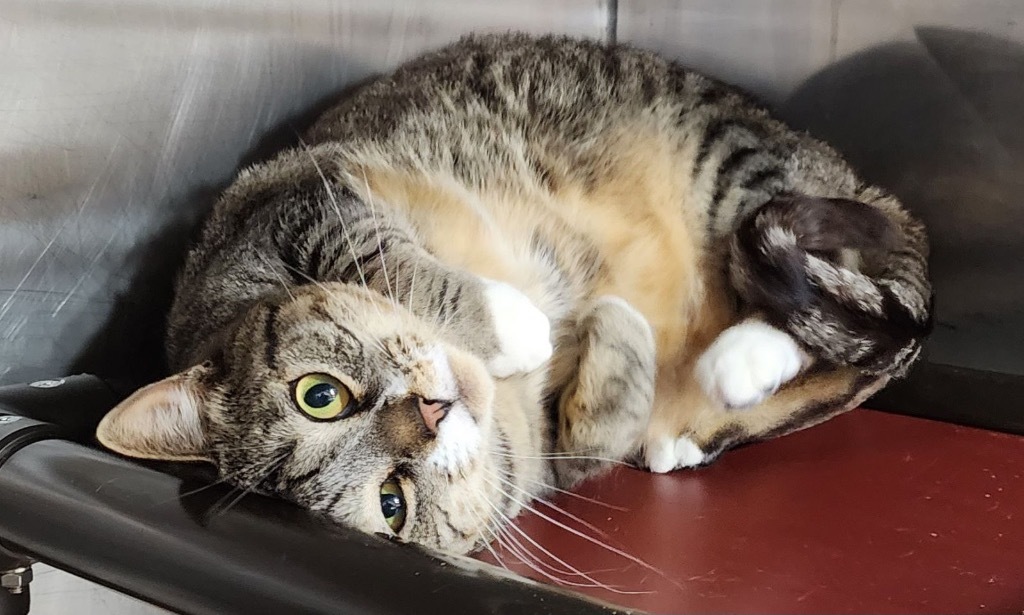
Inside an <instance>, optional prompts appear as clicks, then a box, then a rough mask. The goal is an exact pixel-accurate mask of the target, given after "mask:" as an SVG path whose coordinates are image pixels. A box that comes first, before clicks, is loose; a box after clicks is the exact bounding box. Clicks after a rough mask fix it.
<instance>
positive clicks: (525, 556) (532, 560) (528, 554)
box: [491, 503, 605, 587]
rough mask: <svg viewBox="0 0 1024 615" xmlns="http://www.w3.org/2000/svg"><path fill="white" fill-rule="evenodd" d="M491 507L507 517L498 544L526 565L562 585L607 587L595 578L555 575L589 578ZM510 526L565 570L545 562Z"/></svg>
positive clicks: (500, 531) (499, 534)
mask: <svg viewBox="0 0 1024 615" xmlns="http://www.w3.org/2000/svg"><path fill="white" fill-rule="evenodd" d="M491 507H492V508H494V509H495V512H497V513H498V514H499V515H501V516H502V517H503V518H504V519H505V523H504V524H502V525H500V526H498V544H499V545H500V546H501V547H502V548H503V549H505V550H506V551H508V552H509V553H511V554H512V555H514V556H515V557H516V558H517V559H518V560H519V561H520V562H521V563H522V564H523V565H524V566H527V567H529V568H530V569H531V570H533V571H534V572H536V573H537V574H539V575H541V576H543V577H544V578H546V579H548V580H549V581H552V582H554V583H559V584H562V585H571V586H573V587H605V586H604V585H602V584H601V583H600V582H598V581H594V580H593V579H589V580H591V581H592V582H591V583H579V582H575V581H570V580H568V579H565V578H563V577H562V576H554V574H558V575H566V576H579V577H583V578H588V577H587V575H586V573H583V572H580V571H578V570H576V569H575V568H573V567H572V566H570V565H569V564H567V563H565V562H563V561H562V560H560V559H559V558H558V557H557V556H555V555H554V554H552V553H551V552H550V551H548V550H547V549H545V548H544V547H542V546H540V545H539V544H537V543H536V541H534V540H533V539H532V538H530V537H529V536H528V535H527V534H526V533H525V532H524V531H523V530H522V529H520V528H518V527H516V526H514V525H512V523H511V520H510V519H509V518H508V516H507V515H505V514H504V513H502V512H501V511H500V510H498V509H497V507H495V506H494V504H493V503H492V504H491ZM509 527H511V528H512V529H514V530H516V531H517V532H519V533H520V534H521V535H522V536H523V537H524V538H526V539H527V540H529V541H530V542H532V543H534V544H535V545H536V546H537V547H538V548H539V549H541V551H544V552H546V553H547V554H548V556H549V557H551V558H552V559H554V560H555V561H558V562H560V563H562V564H563V565H564V566H565V567H566V568H565V569H564V570H563V569H559V568H557V567H555V566H553V565H551V564H549V563H548V562H545V561H544V560H543V559H541V558H540V557H539V556H538V555H537V554H535V553H534V552H533V551H531V550H530V549H529V548H528V547H527V546H526V545H524V544H523V543H522V542H521V541H520V540H519V539H518V538H517V537H516V536H515V535H514V534H512V533H510V532H509V530H508V529H507V528H509ZM502 537H504V539H505V542H502V541H501V538H502ZM495 556H496V557H497V554H495ZM544 568H546V569H547V570H550V571H551V572H547V571H545V570H544Z"/></svg>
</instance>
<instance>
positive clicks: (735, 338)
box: [697, 320, 804, 408]
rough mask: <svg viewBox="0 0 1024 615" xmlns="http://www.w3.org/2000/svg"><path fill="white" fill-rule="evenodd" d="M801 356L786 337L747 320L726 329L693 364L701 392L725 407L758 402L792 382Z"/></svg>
mask: <svg viewBox="0 0 1024 615" xmlns="http://www.w3.org/2000/svg"><path fill="white" fill-rule="evenodd" d="M803 358H804V357H803V354H802V353H801V351H800V348H799V347H798V346H797V345H796V342H795V341H794V340H793V338H792V337H790V336H789V334H787V333H785V332H783V331H780V330H778V329H776V328H775V327H772V326H770V325H767V324H765V323H763V322H758V321H756V320H750V321H747V322H742V323H740V324H738V325H734V326H732V327H729V328H728V329H726V330H725V331H723V332H722V334H721V335H719V336H718V338H717V339H716V340H715V341H714V342H713V343H712V344H711V346H709V347H708V349H707V350H706V351H704V354H703V355H701V358H700V359H699V360H698V361H697V380H698V382H700V385H701V386H702V387H703V388H704V392H705V393H707V394H708V396H710V397H711V398H713V399H716V400H718V401H720V402H722V403H723V404H725V405H726V406H727V407H729V408H746V407H748V406H752V405H754V404H757V403H760V402H761V401H763V400H764V399H765V398H767V397H768V396H769V395H771V394H772V393H774V392H775V391H776V390H778V388H779V387H780V386H782V385H783V384H785V383H786V382H789V381H790V380H792V379H793V378H794V377H795V376H796V375H797V374H798V373H800V370H801V368H802V367H803Z"/></svg>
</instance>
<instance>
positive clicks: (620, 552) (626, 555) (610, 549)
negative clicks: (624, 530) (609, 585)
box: [484, 478, 682, 594]
mask: <svg viewBox="0 0 1024 615" xmlns="http://www.w3.org/2000/svg"><path fill="white" fill-rule="evenodd" d="M484 480H487V479H486V478H485V479H484ZM487 482H490V481H487ZM490 484H491V485H492V486H494V487H495V488H496V489H498V490H499V491H501V492H502V493H505V492H504V490H502V489H501V487H500V486H497V485H494V483H490ZM505 496H506V497H508V498H509V499H511V500H513V501H515V502H518V503H519V504H520V505H521V506H524V507H526V508H528V506H526V505H525V504H524V503H523V502H522V501H520V500H519V499H518V498H516V497H515V496H513V495H511V494H508V493H505ZM531 512H533V514H535V515H537V516H538V517H540V518H541V519H544V520H545V521H547V522H549V523H551V524H552V525H555V526H556V527H560V528H562V529H563V530H565V531H567V532H569V533H570V534H573V535H575V536H578V537H580V538H582V539H584V540H586V541H587V542H589V543H591V544H594V545H597V546H598V547H601V548H602V549H604V550H606V551H608V552H610V553H614V554H615V555H618V556H620V557H623V558H625V559H627V560H629V561H631V562H633V563H634V564H639V565H640V566H642V567H644V568H646V569H647V570H650V571H651V572H654V573H655V574H658V575H659V576H661V577H663V578H665V579H666V580H668V581H669V582H671V583H673V584H676V585H677V586H678V587H679V588H680V589H682V586H681V585H679V584H678V583H676V582H675V581H673V580H672V579H671V578H669V576H668V575H666V574H665V573H664V572H663V571H661V570H659V569H658V568H655V567H654V566H652V565H650V564H648V563H647V562H645V561H644V560H642V559H640V558H639V557H636V556H635V555H630V554H629V553H627V552H625V551H623V550H622V549H618V548H616V547H613V546H611V545H609V544H607V543H604V542H601V541H600V540H598V539H596V538H594V537H593V536H588V535H587V534H584V533H583V532H581V531H579V530H577V529H575V528H572V527H569V526H568V525H566V524H565V523H562V522H561V521H559V520H557V519H554V518H552V517H551V516H549V515H546V514H544V513H543V512H541V511H539V510H536V509H532V510H531ZM612 591H616V592H618V593H631V594H644V593H650V592H622V591H621V590H612Z"/></svg>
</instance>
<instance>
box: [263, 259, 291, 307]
mask: <svg viewBox="0 0 1024 615" xmlns="http://www.w3.org/2000/svg"><path fill="white" fill-rule="evenodd" d="M257 254H259V257H260V260H262V261H263V264H264V265H266V266H267V268H268V269H270V273H272V274H274V277H276V278H277V281H278V282H279V283H280V284H281V288H282V289H284V292H286V293H288V296H289V297H290V298H291V300H292V301H295V295H294V294H292V291H291V289H290V288H288V284H287V283H285V281H284V278H283V277H281V273H280V272H279V271H278V270H277V267H274V265H273V263H271V262H270V261H269V260H267V256H266V255H265V254H263V253H262V252H257Z"/></svg>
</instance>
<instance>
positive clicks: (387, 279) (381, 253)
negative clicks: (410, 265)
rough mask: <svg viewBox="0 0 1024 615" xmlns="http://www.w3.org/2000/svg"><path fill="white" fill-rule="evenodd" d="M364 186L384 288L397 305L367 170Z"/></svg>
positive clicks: (364, 174)
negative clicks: (375, 238) (375, 236)
mask: <svg viewBox="0 0 1024 615" xmlns="http://www.w3.org/2000/svg"><path fill="white" fill-rule="evenodd" d="M363 188H364V189H365V190H366V201H367V204H368V205H369V206H370V216H372V218H373V229H374V231H375V232H376V234H377V256H378V257H380V268H381V270H382V271H383V272H384V289H385V290H386V291H387V296H388V297H389V298H390V299H391V303H392V304H393V305H397V304H396V302H395V293H394V292H392V290H391V279H390V277H389V276H388V264H387V261H386V260H385V258H384V245H383V243H382V242H381V240H380V221H379V220H377V207H376V204H375V203H374V202H373V192H372V191H371V190H370V182H369V180H367V179H366V171H363ZM396 283H397V278H396Z"/></svg>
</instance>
